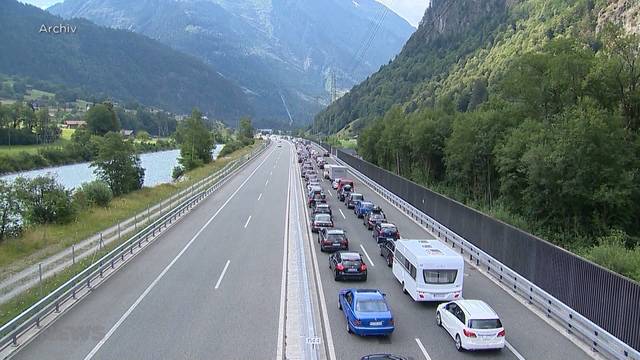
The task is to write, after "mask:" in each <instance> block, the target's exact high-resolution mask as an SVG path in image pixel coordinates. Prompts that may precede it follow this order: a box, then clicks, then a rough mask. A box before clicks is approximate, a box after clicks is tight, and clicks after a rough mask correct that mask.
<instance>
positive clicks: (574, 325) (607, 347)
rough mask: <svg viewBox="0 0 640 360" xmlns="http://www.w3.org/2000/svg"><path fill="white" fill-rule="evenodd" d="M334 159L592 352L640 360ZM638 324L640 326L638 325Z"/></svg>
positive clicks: (639, 354)
mask: <svg viewBox="0 0 640 360" xmlns="http://www.w3.org/2000/svg"><path fill="white" fill-rule="evenodd" d="M336 155H337V154H336ZM334 159H335V160H336V161H337V162H338V163H340V164H341V165H343V166H346V167H347V168H348V169H349V171H351V173H352V174H354V175H356V177H358V178H359V179H360V180H361V181H362V182H364V183H365V184H367V185H368V186H369V187H370V188H371V189H373V190H374V191H375V192H376V193H378V194H379V195H380V196H382V197H383V198H385V199H387V200H388V201H389V202H391V203H392V204H394V205H395V206H396V207H398V208H399V209H401V210H402V211H403V212H404V213H405V214H406V215H407V216H409V217H411V218H412V219H414V220H415V221H417V222H419V223H420V224H421V225H422V226H423V227H424V228H426V229H427V230H428V231H430V232H432V233H433V234H434V235H436V236H437V237H439V238H440V239H442V240H444V241H445V242H447V243H450V244H451V245H452V247H454V248H456V247H457V248H458V249H460V253H461V254H463V255H468V256H469V259H470V260H471V261H475V263H476V266H479V267H482V268H483V269H486V271H487V272H488V273H489V274H491V275H492V276H494V277H495V278H496V279H498V280H499V281H500V282H502V283H503V284H506V285H507V286H508V287H509V288H510V289H511V290H512V291H513V292H514V293H516V294H518V295H519V296H521V297H523V298H524V299H525V300H526V301H528V302H529V304H532V305H534V306H536V307H537V308H539V309H540V310H542V311H543V312H544V313H545V314H546V315H547V317H549V318H552V319H554V320H555V321H556V322H557V323H559V324H560V325H561V326H562V327H563V328H564V329H565V330H566V331H567V332H569V333H570V334H573V335H575V336H577V337H578V338H580V339H582V341H584V342H585V343H587V344H588V345H589V346H590V347H591V349H592V350H593V351H594V352H597V353H600V354H602V355H604V356H607V357H609V358H613V359H620V360H640V352H638V351H637V350H635V349H634V348H632V347H631V346H629V345H627V344H626V343H624V342H622V341H621V340H619V339H618V338H616V337H615V336H613V335H611V334H610V333H608V332H607V331H605V330H604V329H602V328H601V327H599V326H598V325H596V324H594V323H593V322H591V321H590V320H588V319H587V318H585V317H584V316H582V315H581V314H579V313H578V312H576V311H574V310H573V309H571V308H570V307H568V306H567V305H565V304H564V303H562V302H561V301H559V300H557V299H556V298H555V297H553V296H551V295H549V294H548V293H547V292H545V291H544V290H542V289H540V288H539V287H538V286H536V285H535V284H534V283H532V282H530V281H529V280H527V279H526V278H524V277H522V276H521V275H519V274H518V273H516V272H515V271H513V270H511V269H510V268H508V267H506V266H504V265H503V264H501V263H500V262H499V261H497V260H496V259H495V258H493V257H492V256H490V255H489V254H487V253H485V252H484V251H482V249H480V248H478V247H476V246H474V245H473V244H471V243H470V242H469V241H467V240H465V239H464V238H462V237H461V236H459V235H458V234H456V233H454V232H453V231H451V230H449V229H448V228H446V227H444V226H442V225H441V224H440V223H438V222H437V221H436V220H434V219H433V218H431V217H430V216H429V215H427V214H425V213H423V212H422V211H420V210H419V209H417V208H415V207H414V206H412V205H411V204H409V203H408V202H406V201H404V200H403V199H402V198H400V197H399V196H397V195H395V194H393V193H391V192H390V191H389V190H387V189H385V188H383V187H382V186H381V185H379V184H378V183H376V182H375V181H373V180H371V179H369V178H368V177H367V176H365V175H364V174H362V173H360V172H359V171H358V170H356V169H354V168H353V167H351V166H350V165H349V164H347V163H346V162H344V161H342V160H340V159H339V158H338V157H337V156H335V157H334ZM638 326H639V327H640V324H639V325H638ZM639 331H640V329H639Z"/></svg>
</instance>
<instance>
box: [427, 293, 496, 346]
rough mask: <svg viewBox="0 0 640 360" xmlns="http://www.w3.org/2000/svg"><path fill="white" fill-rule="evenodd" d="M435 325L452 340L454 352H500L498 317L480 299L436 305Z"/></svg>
mask: <svg viewBox="0 0 640 360" xmlns="http://www.w3.org/2000/svg"><path fill="white" fill-rule="evenodd" d="M436 323H437V324H438V326H442V327H443V328H445V330H447V332H448V333H449V335H451V337H452V338H454V339H455V341H456V349H458V351H462V350H485V349H502V348H504V345H505V330H504V327H503V326H502V323H501V322H500V318H499V317H498V314H496V312H495V311H493V309H492V308H491V307H490V306H489V305H487V304H486V303H485V302H484V301H481V300H456V301H451V302H448V303H444V304H440V305H439V306H438V309H437V310H436Z"/></svg>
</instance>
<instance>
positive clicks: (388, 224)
mask: <svg viewBox="0 0 640 360" xmlns="http://www.w3.org/2000/svg"><path fill="white" fill-rule="evenodd" d="M380 227H386V228H391V227H394V228H397V226H395V225H394V224H392V223H380Z"/></svg>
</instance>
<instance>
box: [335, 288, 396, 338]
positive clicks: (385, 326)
mask: <svg viewBox="0 0 640 360" xmlns="http://www.w3.org/2000/svg"><path fill="white" fill-rule="evenodd" d="M384 296H385V295H384V294H383V293H382V292H381V291H380V290H377V289H352V288H351V289H342V290H340V293H339V294H338V308H339V309H340V310H342V312H343V313H344V317H345V318H346V320H347V331H348V332H349V333H354V334H356V335H360V336H388V335H391V333H393V330H394V329H395V326H394V324H393V315H391V309H390V308H389V306H388V305H387V301H386V300H385V298H384Z"/></svg>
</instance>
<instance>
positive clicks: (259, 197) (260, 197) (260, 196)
mask: <svg viewBox="0 0 640 360" xmlns="http://www.w3.org/2000/svg"><path fill="white" fill-rule="evenodd" d="M260 199H262V193H260V195H259V196H258V201H260Z"/></svg>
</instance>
